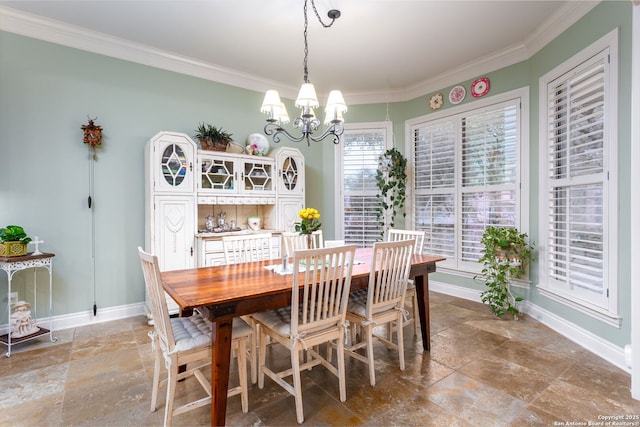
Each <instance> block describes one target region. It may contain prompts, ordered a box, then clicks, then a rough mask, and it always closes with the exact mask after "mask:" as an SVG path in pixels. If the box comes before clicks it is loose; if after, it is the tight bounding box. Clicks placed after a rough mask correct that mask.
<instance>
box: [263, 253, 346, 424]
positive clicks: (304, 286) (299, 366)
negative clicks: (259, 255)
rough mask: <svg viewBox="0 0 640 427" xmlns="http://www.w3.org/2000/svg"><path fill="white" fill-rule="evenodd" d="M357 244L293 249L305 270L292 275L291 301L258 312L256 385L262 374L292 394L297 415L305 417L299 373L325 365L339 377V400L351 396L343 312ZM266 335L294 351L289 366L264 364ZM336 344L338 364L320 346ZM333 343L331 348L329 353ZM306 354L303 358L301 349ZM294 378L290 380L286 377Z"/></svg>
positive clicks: (296, 262) (297, 265) (291, 351)
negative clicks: (276, 367) (280, 368)
mask: <svg viewBox="0 0 640 427" xmlns="http://www.w3.org/2000/svg"><path fill="white" fill-rule="evenodd" d="M355 251H356V247H355V246H353V245H351V246H341V247H337V248H325V249H306V250H305V249H303V250H298V251H295V252H294V254H293V265H294V266H296V267H298V268H299V270H301V273H300V274H292V289H291V306H290V307H286V308H282V309H277V310H270V311H265V312H261V313H256V314H255V315H254V318H255V320H256V322H257V323H258V324H259V325H260V327H259V328H258V329H259V331H260V338H259V342H260V361H259V369H258V387H259V388H263V387H264V376H265V375H266V376H268V377H269V378H271V379H272V380H273V381H275V382H276V384H278V385H280V386H281V387H282V388H284V389H285V390H286V391H287V392H289V393H290V394H291V395H293V396H294V399H295V403H296V418H297V420H298V422H299V423H302V422H303V421H304V410H303V406H302V383H301V378H300V372H301V371H302V370H306V369H311V368H312V367H314V366H317V365H320V364H321V365H323V366H324V367H325V368H326V369H327V370H328V371H329V372H331V373H332V374H333V375H335V376H337V377H338V383H339V389H340V401H341V402H344V401H345V400H346V398H347V388H346V379H345V363H344V343H345V325H346V322H345V315H346V310H347V304H348V301H349V289H350V286H351V271H352V268H353V260H354V256H355ZM267 337H270V338H271V339H272V340H273V342H275V343H279V344H282V345H283V346H285V347H286V348H287V349H289V351H290V354H291V368H290V369H287V370H284V371H282V372H275V371H274V370H272V368H270V367H268V366H267V364H266V348H267V346H266V344H267ZM323 343H333V345H334V346H335V348H336V350H337V355H336V359H337V367H335V366H333V364H331V363H330V362H329V361H328V360H327V359H328V357H327V358H325V357H323V356H322V355H321V354H320V351H318V349H317V346H319V345H320V344H323ZM331 348H332V347H331V346H329V347H328V352H331V351H332V349H331ZM302 351H305V352H306V353H307V356H308V357H307V359H306V361H305V362H303V361H302V358H301V357H300V353H301V352H302ZM287 377H292V380H291V382H289V381H286V380H285V378H287Z"/></svg>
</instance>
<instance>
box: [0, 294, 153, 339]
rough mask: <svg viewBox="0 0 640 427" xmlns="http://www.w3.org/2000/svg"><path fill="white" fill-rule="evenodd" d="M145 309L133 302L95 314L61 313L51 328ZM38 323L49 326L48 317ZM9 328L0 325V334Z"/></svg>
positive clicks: (138, 313)
mask: <svg viewBox="0 0 640 427" xmlns="http://www.w3.org/2000/svg"><path fill="white" fill-rule="evenodd" d="M145 315H146V309H145V306H144V302H139V303H135V304H128V305H120V306H116V307H108V308H104V309H99V310H98V311H97V313H96V315H95V316H94V315H93V311H92V310H88V311H81V312H78V313H71V314H63V315H60V316H53V317H52V322H53V325H52V327H51V330H53V331H60V330H63V329H70V328H77V327H80V326H86V325H93V324H96V323H103V322H109V321H111V320H118V319H125V318H127V317H134V316H145ZM38 325H40V326H42V327H44V328H49V327H50V326H49V319H48V318H46V317H45V318H39V319H38ZM8 330H9V326H8V325H7V324H6V323H5V324H4V325H0V335H2V334H6V333H7V332H8Z"/></svg>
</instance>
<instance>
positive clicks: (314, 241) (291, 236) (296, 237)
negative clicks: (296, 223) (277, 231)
mask: <svg viewBox="0 0 640 427" xmlns="http://www.w3.org/2000/svg"><path fill="white" fill-rule="evenodd" d="M309 240H311V247H309ZM280 247H281V248H283V249H282V251H283V252H282V255H283V256H284V255H286V256H287V257H289V258H291V257H292V256H293V253H294V252H295V251H297V250H300V249H319V248H323V247H324V239H323V237H322V230H316V231H314V232H312V233H311V234H310V235H307V234H300V233H297V232H289V231H286V232H284V233H282V244H281V246H280Z"/></svg>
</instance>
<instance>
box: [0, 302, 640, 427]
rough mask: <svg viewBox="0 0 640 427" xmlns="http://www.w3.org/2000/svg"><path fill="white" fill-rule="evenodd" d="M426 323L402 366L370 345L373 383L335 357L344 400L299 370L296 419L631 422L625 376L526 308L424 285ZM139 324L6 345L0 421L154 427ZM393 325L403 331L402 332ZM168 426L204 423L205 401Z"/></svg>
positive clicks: (290, 414)
mask: <svg viewBox="0 0 640 427" xmlns="http://www.w3.org/2000/svg"><path fill="white" fill-rule="evenodd" d="M431 328H432V349H431V352H430V353H427V352H423V351H422V344H421V342H420V341H419V340H413V339H411V338H410V339H408V340H407V342H406V346H405V347H406V361H407V369H406V370H405V371H404V372H401V371H400V370H399V368H398V363H397V353H396V352H393V351H387V350H386V347H383V346H382V345H381V344H377V345H378V347H377V349H376V358H377V359H376V379H377V385H376V387H371V386H369V381H368V375H367V370H366V367H365V366H364V365H363V364H362V363H360V362H358V361H356V360H353V359H349V358H347V377H348V380H347V401H346V402H345V403H340V401H339V400H338V398H337V396H338V385H337V379H336V378H335V377H333V376H332V375H327V373H326V371H325V370H324V369H323V368H322V367H321V366H318V367H316V368H314V369H313V370H312V371H310V372H306V373H305V374H304V376H303V383H304V390H303V399H304V406H305V408H304V411H305V424H307V425H323V426H328V425H337V426H347V425H380V426H391V425H396V426H535V425H540V426H558V425H562V423H565V424H564V425H568V423H574V424H573V425H588V423H589V422H591V423H592V424H591V425H598V424H597V423H598V422H602V424H599V425H606V422H604V420H602V417H604V416H622V417H629V418H633V417H634V416H635V419H631V420H629V419H624V418H622V419H621V420H619V421H625V422H629V421H630V423H629V424H618V425H636V426H637V425H640V420H638V418H637V416H638V415H640V401H635V400H632V399H631V397H630V392H629V388H630V376H629V375H628V374H627V373H625V372H624V371H622V370H620V369H618V368H616V367H614V366H612V365H611V364H610V363H607V362H605V361H604V360H602V359H600V358H599V357H597V356H595V355H593V354H592V353H590V352H588V351H586V350H585V349H583V348H581V347H580V346H578V345H576V344H574V343H573V342H571V341H570V340H568V339H567V338H564V337H562V336H560V335H558V334H557V333H554V332H553V331H551V330H550V329H549V328H547V327H545V326H543V325H541V324H540V323H538V322H536V321H535V320H533V319H530V318H528V317H527V316H525V317H524V318H522V319H521V320H519V321H512V320H500V319H496V318H494V317H493V316H492V315H491V314H490V312H489V310H488V308H486V307H485V306H483V305H482V304H479V303H475V302H470V301H467V300H462V299H458V298H454V297H450V296H446V295H442V294H437V293H433V292H432V294H431ZM150 329H151V327H149V326H147V324H146V318H144V317H136V318H130V319H125V320H118V321H113V322H108V323H103V324H98V325H91V326H85V327H80V328H75V329H69V330H63V331H57V332H56V333H55V334H56V335H57V336H58V337H59V340H58V342H56V343H50V342H48V339H47V338H46V337H42V338H39V339H38V340H35V341H32V342H31V343H27V344H21V345H20V346H17V347H15V348H14V349H13V352H12V355H11V357H10V358H9V359H7V358H4V357H3V358H1V359H0V384H1V387H0V426H76V425H82V426H125V425H126V426H129V425H130V426H156V425H162V419H163V409H164V405H163V406H162V407H161V408H160V409H159V410H158V411H157V412H155V413H152V412H150V411H149V399H150V390H151V375H152V354H151V345H150V341H149V338H148V336H147V332H148V331H149V330H150ZM405 333H406V334H408V335H409V337H411V328H410V327H407V328H405ZM270 351H271V353H270V355H269V357H270V358H271V360H274V361H276V363H287V362H286V361H287V360H288V359H287V358H288V352H287V351H280V349H278V348H277V347H274V348H272V349H271V350H270ZM234 380H235V375H234V373H233V372H232V381H234ZM189 381H195V380H194V379H190V380H188V381H185V382H183V383H181V384H180V387H179V392H178V393H179V395H181V396H185V395H186V393H188V391H186V390H185V387H187V386H188V385H189ZM196 388H197V387H193V389H196ZM162 391H164V389H162ZM198 392H200V391H199V390H198ZM249 409H250V411H249V413H247V414H243V413H242V412H241V411H240V401H239V397H232V398H230V399H229V404H228V412H227V422H228V424H229V425H247V426H248V425H253V426H288V425H297V423H296V418H295V406H294V402H293V397H291V396H288V395H287V394H286V392H284V390H282V389H281V388H280V387H278V386H276V385H275V384H274V383H273V382H272V381H271V380H269V379H268V378H266V379H265V388H264V389H263V390H259V389H258V387H257V386H255V385H253V386H251V387H250V392H249ZM173 423H174V425H178V426H197V425H208V424H209V407H205V408H200V409H198V410H196V411H193V412H190V413H187V414H183V415H179V416H177V417H175V418H174V421H173ZM583 423H584V424H583ZM634 423H635V424H634ZM609 425H613V424H609Z"/></svg>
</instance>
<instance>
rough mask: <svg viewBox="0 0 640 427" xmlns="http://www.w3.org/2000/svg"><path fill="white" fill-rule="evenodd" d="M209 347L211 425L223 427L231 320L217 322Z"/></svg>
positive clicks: (225, 412) (229, 355)
mask: <svg viewBox="0 0 640 427" xmlns="http://www.w3.org/2000/svg"><path fill="white" fill-rule="evenodd" d="M215 325H216V326H215V335H214V336H213V337H212V339H213V343H212V346H211V361H212V364H211V387H212V393H213V396H212V399H211V425H212V426H224V425H225V419H226V415H227V389H228V385H229V366H230V362H231V331H232V329H233V319H232V318H229V319H226V320H217V321H216V322H215Z"/></svg>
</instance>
